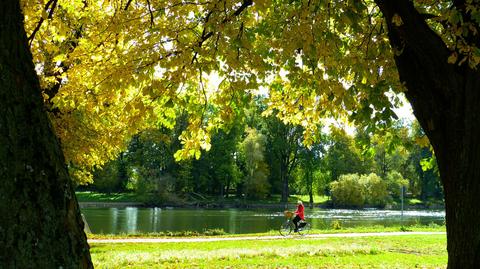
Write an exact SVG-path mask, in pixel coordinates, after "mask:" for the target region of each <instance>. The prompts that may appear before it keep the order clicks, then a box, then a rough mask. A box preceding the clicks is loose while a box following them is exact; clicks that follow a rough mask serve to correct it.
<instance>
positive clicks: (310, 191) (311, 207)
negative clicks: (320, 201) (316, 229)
mask: <svg viewBox="0 0 480 269" xmlns="http://www.w3.org/2000/svg"><path fill="white" fill-rule="evenodd" d="M308 196H309V197H310V209H313V192H312V189H310V190H309V191H308Z"/></svg>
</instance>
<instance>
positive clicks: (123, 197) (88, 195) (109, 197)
mask: <svg viewBox="0 0 480 269" xmlns="http://www.w3.org/2000/svg"><path fill="white" fill-rule="evenodd" d="M75 194H76V195H77V199H78V201H79V202H98V203H108V202H135V203H144V202H145V203H147V204H148V203H152V201H154V200H155V199H153V198H152V197H146V196H142V195H138V194H135V193H100V192H92V191H78V192H75ZM196 197H197V199H193V198H190V199H178V198H177V199H175V201H158V203H159V204H162V203H165V204H177V203H180V204H181V203H182V202H183V203H185V204H186V205H188V204H195V203H198V204H200V205H208V204H210V205H221V204H226V205H253V204H257V205H269V204H280V199H281V197H280V195H272V196H271V197H270V198H267V199H260V200H248V199H238V198H236V197H230V198H224V199H219V198H218V197H217V196H203V195H201V196H200V195H198V196H196ZM288 200H289V203H292V204H293V203H296V202H297V201H298V200H303V201H304V202H308V201H309V197H308V196H306V195H298V196H290V197H289V199H288ZM327 200H328V197H327V196H318V195H317V196H314V202H315V204H316V205H318V204H324V203H326V202H327Z"/></svg>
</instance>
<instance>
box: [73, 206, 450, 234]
mask: <svg viewBox="0 0 480 269" xmlns="http://www.w3.org/2000/svg"><path fill="white" fill-rule="evenodd" d="M82 213H83V214H84V216H85V218H86V220H87V222H88V225H89V226H90V229H91V231H92V233H104V234H119V233H148V232H164V231H198V232H202V231H204V230H207V229H223V230H224V231H225V232H227V233H231V234H244V233H260V232H267V231H270V230H276V229H277V228H278V227H279V226H280V224H281V223H282V222H283V221H284V216H283V210H280V209H249V210H244V209H177V208H175V209H168V208H167V209H165V208H137V207H126V208H82ZM305 214H306V218H307V221H309V222H310V223H311V224H312V227H313V228H314V229H324V228H326V227H330V226H331V223H332V222H333V221H335V220H336V221H339V222H341V225H342V226H343V227H353V226H368V225H385V226H392V225H399V224H403V225H412V224H417V223H418V224H429V223H432V222H433V223H436V224H443V222H444V219H445V212H444V211H440V210H416V211H404V212H403V217H402V214H401V211H396V210H377V209H366V210H365V209H364V210H345V209H308V208H306V209H305Z"/></svg>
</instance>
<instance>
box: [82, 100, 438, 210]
mask: <svg viewBox="0 0 480 269" xmlns="http://www.w3.org/2000/svg"><path fill="white" fill-rule="evenodd" d="M262 111H263V106H262V104H261V102H260V101H257V102H253V103H252V106H251V108H250V109H249V110H247V111H244V112H243V113H244V115H243V116H242V117H239V119H238V120H236V121H235V123H234V124H232V125H231V126H228V128H227V129H228V130H227V131H226V130H219V131H217V132H216V133H215V134H214V135H213V136H212V139H211V149H210V150H209V151H206V152H202V154H201V156H199V158H198V159H192V160H183V161H181V162H176V161H175V158H174V154H175V152H176V151H177V150H178V149H180V148H181V147H182V145H181V143H180V140H179V139H178V137H179V136H180V135H181V134H182V131H183V130H185V128H187V125H188V124H187V123H188V118H187V117H186V116H185V115H182V114H180V116H179V117H178V118H177V121H176V125H175V127H174V128H173V129H167V128H159V129H156V130H149V131H145V132H143V133H141V134H139V135H136V136H134V137H133V139H132V140H131V141H130V144H129V146H128V149H127V150H126V151H125V152H123V153H122V154H120V156H119V157H118V158H117V159H116V160H114V161H111V162H109V163H107V164H106V165H105V166H104V167H103V169H98V170H96V171H95V173H94V183H93V184H91V185H90V186H88V187H87V188H89V189H93V190H97V191H101V192H123V191H133V192H137V193H139V194H145V195H147V196H148V197H150V199H152V200H154V201H157V202H162V201H182V200H185V199H197V198H199V197H202V196H210V197H211V196H216V197H218V198H228V197H232V196H234V197H238V198H242V199H264V198H268V197H269V196H271V195H281V197H282V201H286V200H287V198H288V196H289V195H292V194H303V195H309V196H310V200H311V202H314V201H312V200H313V197H314V196H315V195H332V202H333V203H335V204H336V205H338V206H363V205H372V206H384V205H386V204H388V203H390V202H392V201H395V200H398V199H399V195H400V191H401V187H402V186H405V190H406V195H407V196H408V197H410V198H418V199H420V200H422V201H427V200H441V199H443V194H442V189H441V185H440V182H439V176H438V172H437V169H436V162H435V158H434V157H433V156H432V152H431V150H430V145H429V143H428V140H426V138H425V136H424V133H423V131H422V130H421V128H420V127H419V125H418V124H417V123H416V122H413V123H410V124H402V123H401V122H399V123H396V124H393V126H390V127H388V129H386V130H383V131H380V132H376V133H375V134H372V133H369V132H367V131H364V130H363V129H362V128H358V129H357V130H356V132H355V134H353V135H350V134H348V133H347V132H346V131H345V130H344V129H342V128H339V127H335V126H333V125H332V126H321V125H319V126H318V130H319V132H318V133H317V134H316V135H315V137H314V138H313V143H312V144H311V145H308V146H305V145H304V144H303V136H304V130H303V129H302V127H299V126H293V125H290V124H284V123H283V122H282V121H281V120H279V119H278V118H276V117H274V116H268V117H264V116H262V115H261V114H262ZM362 175H363V176H362Z"/></svg>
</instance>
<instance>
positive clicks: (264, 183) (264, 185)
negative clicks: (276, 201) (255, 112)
mask: <svg viewBox="0 0 480 269" xmlns="http://www.w3.org/2000/svg"><path fill="white" fill-rule="evenodd" d="M265 143H266V138H265V136H264V135H263V134H261V133H260V132H259V131H257V130H256V129H252V128H247V129H246V137H245V139H244V140H243V141H241V142H240V144H239V145H238V148H239V153H240V154H239V158H240V160H241V162H242V163H243V170H244V181H243V184H242V187H243V192H244V194H245V195H247V196H249V197H252V198H262V197H265V196H266V195H267V194H268V192H269V190H270V185H269V183H268V173H269V172H268V171H269V170H268V166H267V164H266V162H265Z"/></svg>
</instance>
